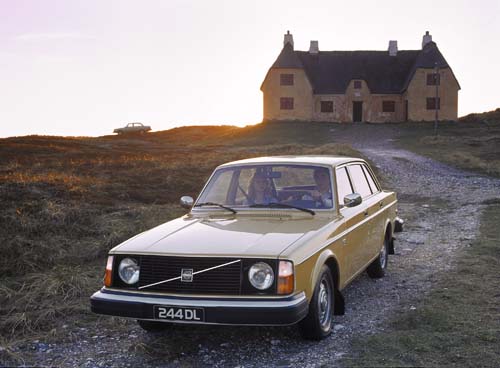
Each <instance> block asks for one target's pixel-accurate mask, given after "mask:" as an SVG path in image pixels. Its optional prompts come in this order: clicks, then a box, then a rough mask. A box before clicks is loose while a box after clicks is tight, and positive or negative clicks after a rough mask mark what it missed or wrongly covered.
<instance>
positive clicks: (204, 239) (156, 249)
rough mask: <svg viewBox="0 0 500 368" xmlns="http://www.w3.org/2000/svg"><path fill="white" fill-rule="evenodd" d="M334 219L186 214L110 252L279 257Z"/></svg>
mask: <svg viewBox="0 0 500 368" xmlns="http://www.w3.org/2000/svg"><path fill="white" fill-rule="evenodd" d="M330 221H331V218H330V219H328V218H324V217H323V218H319V217H314V218H312V217H311V218H307V219H304V218H302V219H299V220H297V219H292V220H290V219H289V220H279V219H269V218H262V219H256V218H238V217H236V218H226V219H223V218H222V219H207V218H204V219H203V218H190V217H188V216H184V217H181V218H178V219H176V220H173V221H170V222H167V223H165V224H162V225H160V226H158V227H155V228H153V229H151V230H148V231H146V232H144V233H141V234H139V235H137V236H135V237H133V238H131V239H129V240H127V241H125V242H124V243H122V244H120V245H118V246H117V247H115V248H113V249H112V251H111V253H122V254H123V253H127V254H157V255H181V256H182V255H185V256H197V255H198V256H241V257H277V256H278V255H279V254H280V253H281V252H282V251H283V250H284V249H286V248H287V247H288V246H290V245H291V244H293V243H294V242H296V241H297V240H299V239H300V238H301V237H303V236H305V235H306V234H309V233H311V232H314V231H317V230H318V229H320V228H322V227H323V226H325V225H326V224H327V223H328V222H330Z"/></svg>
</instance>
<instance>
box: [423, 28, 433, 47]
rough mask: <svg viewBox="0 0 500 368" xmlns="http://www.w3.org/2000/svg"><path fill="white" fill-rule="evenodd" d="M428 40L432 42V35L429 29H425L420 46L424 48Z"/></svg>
mask: <svg viewBox="0 0 500 368" xmlns="http://www.w3.org/2000/svg"><path fill="white" fill-rule="evenodd" d="M429 42H432V36H431V35H430V34H429V31H427V32H425V34H424V37H423V38H422V48H424V47H425V45H427V44H428V43H429Z"/></svg>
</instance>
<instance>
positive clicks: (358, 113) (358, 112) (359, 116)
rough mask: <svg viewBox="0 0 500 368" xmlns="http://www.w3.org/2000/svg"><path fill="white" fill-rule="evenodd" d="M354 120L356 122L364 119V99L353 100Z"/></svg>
mask: <svg viewBox="0 0 500 368" xmlns="http://www.w3.org/2000/svg"><path fill="white" fill-rule="evenodd" d="M352 121H353V122H355V123H356V122H360V121H363V101H353V102H352Z"/></svg>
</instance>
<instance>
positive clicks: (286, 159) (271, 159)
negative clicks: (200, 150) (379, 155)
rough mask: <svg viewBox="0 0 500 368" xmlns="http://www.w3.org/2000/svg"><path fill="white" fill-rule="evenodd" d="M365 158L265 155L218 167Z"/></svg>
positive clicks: (332, 163)
mask: <svg viewBox="0 0 500 368" xmlns="http://www.w3.org/2000/svg"><path fill="white" fill-rule="evenodd" d="M353 161H358V162H359V161H361V162H365V160H363V159H361V158H355V157H344V156H328V155H314V156H312V155H311V156H309V155H305V156H265V157H255V158H248V159H244V160H238V161H232V162H227V163H225V164H222V165H220V166H219V167H227V166H233V165H235V166H236V165H252V164H311V165H328V166H339V165H342V164H345V163H348V162H353Z"/></svg>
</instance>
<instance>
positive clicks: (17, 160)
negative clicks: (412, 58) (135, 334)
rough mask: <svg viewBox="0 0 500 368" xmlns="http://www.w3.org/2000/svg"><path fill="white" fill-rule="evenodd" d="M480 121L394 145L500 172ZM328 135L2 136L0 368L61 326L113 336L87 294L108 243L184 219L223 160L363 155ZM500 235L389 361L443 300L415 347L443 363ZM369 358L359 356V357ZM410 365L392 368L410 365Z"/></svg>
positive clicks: (374, 343)
mask: <svg viewBox="0 0 500 368" xmlns="http://www.w3.org/2000/svg"><path fill="white" fill-rule="evenodd" d="M488 117H489V116H488ZM478 119H479V118H478ZM478 121H481V119H479V120H477V121H475V122H469V123H460V124H457V123H449V124H442V125H440V127H439V131H438V132H439V136H437V137H435V136H434V135H433V131H432V125H430V124H424V125H422V124H403V125H401V126H395V128H397V129H400V130H401V134H400V140H399V141H398V142H397V143H398V144H400V145H402V146H405V145H406V146H407V147H409V148H410V149H412V150H415V151H417V152H418V153H421V154H425V155H430V156H431V157H437V158H439V159H441V160H444V161H446V162H448V163H450V164H453V165H457V166H459V167H464V168H468V169H473V170H479V171H481V172H483V173H488V174H491V175H500V169H499V165H500V164H499V154H498V152H499V151H498V146H499V145H498V143H499V139H500V122H499V121H498V120H496V121H490V122H489V123H479V122H478ZM332 128H335V129H337V126H336V125H332V124H321V123H278V124H276V123H266V124H260V125H257V126H251V127H246V128H236V127H231V126H221V127H185V128H177V129H172V130H169V131H164V132H157V133H151V134H148V135H146V136H144V137H135V138H127V137H114V136H113V137H112V136H107V137H100V138H83V137H82V138H62V137H43V136H28V137H20V138H8V139H2V140H0V229H2V231H1V232H0V252H1V254H2V257H0V336H1V337H0V347H2V349H0V361H2V356H5V355H8V356H10V355H11V354H12V353H11V351H10V350H9V346H11V345H12V344H14V343H16V342H18V341H19V340H23V339H34V338H36V337H37V336H42V335H43V336H45V337H47V336H49V337H50V336H52V337H53V338H54V339H71V338H72V337H71V334H69V335H68V333H67V326H68V325H69V326H71V327H75V326H90V325H95V324H97V323H100V324H105V323H109V324H114V325H115V328H119V325H120V323H121V322H119V320H118V319H117V320H112V319H109V318H105V319H101V318H100V317H98V316H96V315H93V314H91V313H90V312H89V307H88V306H89V304H88V297H89V296H90V295H91V294H92V293H93V292H94V291H95V290H97V289H98V288H99V287H100V286H101V283H102V281H101V277H102V274H103V269H104V263H105V258H106V254H107V252H108V250H109V249H110V248H111V247H113V246H114V245H116V244H118V243H120V242H121V241H123V240H125V239H127V238H128V237H130V236H132V235H134V234H136V233H138V232H140V231H143V230H146V229H148V228H151V227H153V226H155V225H158V224H160V223H162V222H165V221H168V220H170V219H172V218H174V217H177V216H180V215H182V214H183V213H184V211H183V210H182V209H181V208H180V207H179V206H178V205H177V202H178V199H179V198H180V196H181V195H191V196H196V195H197V194H198V192H199V190H200V189H201V187H202V185H203V183H204V182H205V180H206V179H207V178H208V176H209V174H210V173H211V172H212V170H213V169H214V168H215V167H216V166H217V165H219V164H221V163H223V162H227V161H231V160H236V159H241V158H248V157H255V156H261V155H277V154H340V155H349V156H352V155H355V156H360V154H359V153H358V152H356V151H354V150H353V149H352V148H350V147H349V146H348V145H342V144H333V143H331V142H330V141H331V134H330V130H331V129H332ZM463 155H466V156H467V157H469V161H467V160H465V159H463ZM495 208H497V207H495ZM492 211H494V212H491V213H489V217H488V216H487V217H485V221H489V220H488V219H497V220H496V221H497V222H498V219H500V217H495V216H498V209H496V210H495V209H493V210H492ZM495 211H496V212H495ZM492 221H493V220H492ZM486 231H493V233H490V232H486ZM498 231H499V230H497V228H496V227H495V226H489V227H485V228H484V229H482V234H484V239H483V240H484V241H480V242H479V243H478V245H477V246H475V247H473V248H471V249H470V250H467V251H465V252H464V253H463V263H462V264H461V265H460V267H462V268H460V270H465V271H463V272H462V271H460V270H457V271H456V272H457V274H456V275H450V277H452V276H453V277H455V276H456V277H459V278H460V277H462V282H463V285H462V284H460V285H462V286H464V287H460V288H456V289H448V291H446V292H444V291H443V290H436V291H435V293H438V294H439V295H440V298H439V299H436V298H435V299H432V300H430V299H429V300H427V299H426V300H423V301H422V303H423V305H424V304H425V305H428V307H425V308H422V309H421V310H419V312H418V314H417V313H415V314H412V315H408V316H401V320H400V321H396V322H395V324H394V325H393V329H394V331H395V332H394V335H390V336H388V337H387V338H389V339H390V341H391V346H392V348H391V349H389V348H390V347H388V349H389V350H385V354H387V355H390V356H397V354H400V355H401V354H403V355H404V354H405V351H408V346H407V345H405V344H409V341H410V340H408V339H407V338H406V337H404V336H406V335H407V334H408V331H414V330H415V329H416V334H415V335H414V336H413V337H411V338H415V339H420V338H421V337H422V336H421V335H418V333H419V331H420V330H418V326H420V325H422V326H428V325H432V324H433V322H432V321H433V320H434V319H435V318H437V317H436V313H439V312H438V311H439V310H440V308H441V310H446V308H447V305H448V304H446V305H445V304H443V303H444V301H448V300H452V301H453V302H454V304H455V305H456V308H454V309H453V310H452V314H453V315H452V316H450V317H449V318H448V319H446V318H444V317H446V316H438V317H439V318H441V319H443V323H442V325H438V327H437V328H438V331H442V332H443V333H442V334H441V335H438V336H440V337H439V338H438V339H437V340H436V339H430V337H428V336H427V337H426V339H427V341H429V344H428V345H426V346H424V347H422V349H424V350H425V349H427V352H428V354H433V355H432V359H434V356H435V359H436V360H428V361H431V362H434V361H436V362H441V361H443V360H439V359H440V357H441V354H440V352H441V351H442V350H443V349H444V348H443V346H447V345H443V344H444V342H446V341H447V339H448V338H449V337H448V334H451V335H453V334H454V331H456V330H453V326H454V323H455V322H456V321H457V320H458V319H460V320H462V316H463V315H464V313H465V312H464V311H463V310H461V307H462V306H463V307H464V308H465V305H463V304H460V303H461V298H462V297H463V296H464V295H466V296H467V298H469V297H470V298H478V299H477V300H478V301H482V299H481V298H486V296H487V295H489V294H487V293H486V291H487V290H481V289H479V290H477V291H475V292H474V293H472V292H471V289H472V287H471V285H470V284H468V280H469V277H473V278H477V277H480V276H478V275H482V274H481V272H483V274H484V267H490V268H486V269H487V270H490V269H493V268H492V267H493V266H495V265H496V267H497V268H496V269H497V270H498V263H495V262H498V259H499V255H498V251H497V250H496V249H497V248H495V244H497V243H498V238H499V235H498ZM488 244H489V245H488ZM483 248H484V249H483ZM471 252H477V253H471ZM495 252H496V253H495ZM495 275H496V274H495ZM482 276H483V275H482ZM482 276H481V277H482ZM490 276H491V275H489V276H488V277H490ZM491 277H492V278H488V280H491V281H492V282H493V281H494V280H495V278H494V277H497V276H494V277H493V276H491ZM496 281H497V283H498V279H496ZM443 282H445V283H446V282H448V281H446V280H444V281H443ZM466 287H467V288H466ZM472 291H474V290H472ZM496 297H498V295H497V296H496ZM495 300H497V303H498V299H495ZM455 301H456V303H455ZM433 303H434V304H433ZM436 303H441V304H436ZM443 308H445V309H443ZM477 308H478V309H477V311H478V312H477V313H476V314H475V315H474V316H473V317H474V318H471V319H470V322H462V323H461V324H460V325H459V326H463V328H464V331H466V330H467V328H469V327H471V328H472V327H473V326H474V325H476V326H477V325H480V326H483V325H485V320H484V319H482V320H479V318H483V317H482V316H483V313H486V314H484V316H488V315H490V316H491V315H492V313H493V312H494V311H492V310H490V308H493V306H492V305H491V303H479V305H477ZM487 313H490V314H487ZM497 316H498V314H497ZM65 326H66V327H65ZM398 326H399V327H398ZM460 328H461V327H460ZM457 331H458V330H457ZM496 331H498V330H496ZM420 332H422V333H423V331H420ZM453 336H454V337H453V338H456V339H455V340H454V341H455V342H456V343H457V344H459V346H461V345H460V344H462V345H464V346H465V345H467V346H470V349H471V351H470V354H469V355H467V356H468V357H473V356H475V354H479V352H480V344H479V342H480V341H483V340H484V341H486V343H488V344H489V343H497V344H498V335H495V334H494V333H491V331H490V332H488V330H487V329H485V330H481V331H479V332H478V335H477V336H476V335H474V336H473V337H472V340H471V339H463V340H460V339H459V335H458V333H457V334H455V335H453ZM377 338H379V337H377V336H374V337H373V338H371V339H370V340H368V341H360V342H359V343H360V344H361V345H362V344H366V343H368V344H370V346H371V347H373V349H376V348H377V347H378V346H379V344H382V341H383V339H384V338H386V337H385V336H380V338H379V340H377ZM408 338H410V337H408ZM440 339H441V340H440ZM471 341H472V342H471ZM361 345H360V346H361ZM405 349H406V350H405ZM370 351H372V350H367V354H369V352H370ZM382 352H384V350H381V353H382ZM417 353H419V352H418V351H417ZM371 356H372V355H363V356H361V360H360V361H363V359H364V358H366V359H368V357H371ZM415 357H416V355H411V356H404V359H400V360H395V361H394V362H399V363H405V364H406V363H408V364H410V363H415V362H416V363H418V362H419V360H416V359H417V358H415ZM379 358H380V359H381V358H382V356H381V355H373V360H367V361H369V362H373V363H377V364H379V363H383V365H384V364H385V365H387V364H386V363H388V362H387V361H386V362H384V361H382V360H380V359H379ZM9 359H15V357H12V356H10V357H9ZM429 359H431V358H429ZM457 359H458V358H457ZM10 361H13V360H10ZM391 362H392V361H391ZM389 363H390V362H389ZM416 363H415V364H416Z"/></svg>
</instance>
